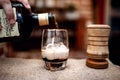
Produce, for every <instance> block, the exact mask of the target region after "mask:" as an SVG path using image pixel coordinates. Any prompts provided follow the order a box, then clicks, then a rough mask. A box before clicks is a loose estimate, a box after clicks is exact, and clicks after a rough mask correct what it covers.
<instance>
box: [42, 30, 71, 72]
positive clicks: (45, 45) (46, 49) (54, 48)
mask: <svg viewBox="0 0 120 80" xmlns="http://www.w3.org/2000/svg"><path fill="white" fill-rule="evenodd" d="M68 46H69V44H68V32H67V30H66V29H45V30H43V33H42V43H41V54H42V58H43V61H44V62H45V68H46V69H47V70H51V71H56V70H62V69H65V67H66V62H67V59H68V56H69V47H68Z"/></svg>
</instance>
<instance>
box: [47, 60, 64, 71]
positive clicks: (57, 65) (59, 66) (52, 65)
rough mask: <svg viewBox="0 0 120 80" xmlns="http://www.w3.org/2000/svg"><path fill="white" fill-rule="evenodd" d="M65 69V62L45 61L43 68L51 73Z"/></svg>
mask: <svg viewBox="0 0 120 80" xmlns="http://www.w3.org/2000/svg"><path fill="white" fill-rule="evenodd" d="M65 67H66V61H62V62H47V61H45V68H46V69H47V70H51V71H58V70H63V69H65Z"/></svg>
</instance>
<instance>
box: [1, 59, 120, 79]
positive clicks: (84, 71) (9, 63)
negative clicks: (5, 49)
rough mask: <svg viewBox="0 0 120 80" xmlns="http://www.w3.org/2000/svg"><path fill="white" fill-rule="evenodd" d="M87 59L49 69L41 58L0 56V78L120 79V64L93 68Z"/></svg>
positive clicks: (69, 61)
mask: <svg viewBox="0 0 120 80" xmlns="http://www.w3.org/2000/svg"><path fill="white" fill-rule="evenodd" d="M85 61H86V59H68V61H67V67H66V68H65V69H64V70H61V71H53V72H51V71H48V70H46V69H45V68H44V62H43V61H42V60H41V59H20V58H19V59H18V58H0V80H120V66H117V65H113V64H112V63H111V62H110V61H109V67H108V68H107V69H93V68H89V67H87V66H86V65H85Z"/></svg>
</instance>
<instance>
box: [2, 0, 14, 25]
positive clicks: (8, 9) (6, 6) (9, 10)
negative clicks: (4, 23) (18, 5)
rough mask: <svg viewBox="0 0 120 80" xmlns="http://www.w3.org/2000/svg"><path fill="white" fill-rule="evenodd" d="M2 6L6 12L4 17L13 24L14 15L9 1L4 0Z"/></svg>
mask: <svg viewBox="0 0 120 80" xmlns="http://www.w3.org/2000/svg"><path fill="white" fill-rule="evenodd" d="M2 7H3V10H4V11H5V14H6V17H7V19H8V21H9V23H10V24H14V23H15V17H14V13H13V9H12V6H11V3H10V1H9V0H5V2H4V4H3V5H2Z"/></svg>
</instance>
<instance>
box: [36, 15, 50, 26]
mask: <svg viewBox="0 0 120 80" xmlns="http://www.w3.org/2000/svg"><path fill="white" fill-rule="evenodd" d="M38 20H39V25H40V26H44V25H49V20H48V13H43V14H38Z"/></svg>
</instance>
